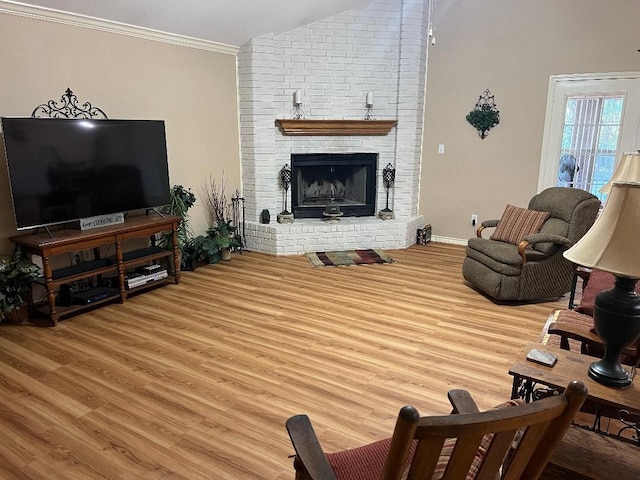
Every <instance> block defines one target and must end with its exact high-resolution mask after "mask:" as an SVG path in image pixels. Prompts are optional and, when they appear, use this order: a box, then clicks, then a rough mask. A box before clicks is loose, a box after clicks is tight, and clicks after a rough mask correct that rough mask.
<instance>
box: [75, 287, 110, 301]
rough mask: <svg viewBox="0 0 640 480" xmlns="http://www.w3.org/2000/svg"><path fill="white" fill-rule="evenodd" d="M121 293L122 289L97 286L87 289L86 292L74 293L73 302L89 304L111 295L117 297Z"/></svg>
mask: <svg viewBox="0 0 640 480" xmlns="http://www.w3.org/2000/svg"><path fill="white" fill-rule="evenodd" d="M118 295H120V290H118V289H117V288H110V287H97V288H92V289H91V290H87V291H85V292H79V293H74V294H73V303H75V304H76V305H89V304H90V303H95V302H99V301H100V300H104V299H106V298H110V297H117V296H118Z"/></svg>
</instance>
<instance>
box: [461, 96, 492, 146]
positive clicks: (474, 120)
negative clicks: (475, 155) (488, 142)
mask: <svg viewBox="0 0 640 480" xmlns="http://www.w3.org/2000/svg"><path fill="white" fill-rule="evenodd" d="M466 118H467V122H469V123H470V124H471V125H472V126H473V127H474V128H475V129H476V130H478V135H479V136H480V138H481V139H483V140H484V139H485V137H486V136H487V135H489V130H491V129H492V128H493V127H495V126H496V125H498V124H499V123H500V111H499V110H498V109H497V108H496V103H495V100H494V96H493V95H491V92H490V91H489V90H485V91H484V93H483V94H482V95H480V97H479V98H478V101H477V103H476V106H475V108H474V109H473V110H471V111H470V112H469V113H468V114H467V117H466Z"/></svg>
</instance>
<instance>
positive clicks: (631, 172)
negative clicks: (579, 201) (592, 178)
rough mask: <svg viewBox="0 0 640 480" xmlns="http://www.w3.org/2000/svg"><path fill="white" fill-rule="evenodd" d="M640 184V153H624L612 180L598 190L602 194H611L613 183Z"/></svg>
mask: <svg viewBox="0 0 640 480" xmlns="http://www.w3.org/2000/svg"><path fill="white" fill-rule="evenodd" d="M620 181H622V182H640V152H637V153H624V154H622V159H621V160H620V163H619V164H618V168H616V171H615V172H613V176H612V177H611V180H609V182H607V184H606V185H605V186H604V187H602V188H601V189H600V190H598V191H599V192H600V193H606V194H607V195H609V194H610V193H611V186H612V185H613V182H620Z"/></svg>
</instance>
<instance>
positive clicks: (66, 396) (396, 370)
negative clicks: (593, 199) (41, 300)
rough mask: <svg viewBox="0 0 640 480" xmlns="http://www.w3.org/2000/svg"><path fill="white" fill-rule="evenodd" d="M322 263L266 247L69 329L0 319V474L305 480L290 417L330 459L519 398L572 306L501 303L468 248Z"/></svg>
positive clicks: (434, 247)
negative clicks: (399, 432)
mask: <svg viewBox="0 0 640 480" xmlns="http://www.w3.org/2000/svg"><path fill="white" fill-rule="evenodd" d="M388 253H390V254H391V256H392V257H394V259H395V260H396V263H394V264H388V265H370V266H359V267H355V266H354V267H337V268H336V267H334V268H312V267H311V266H310V264H309V262H308V261H307V259H306V258H305V257H304V256H287V257H274V256H268V255H262V254H257V253H251V252H244V253H242V254H241V255H240V254H234V255H233V259H232V260H231V261H229V262H223V263H220V264H217V265H209V266H206V267H201V268H198V269H197V270H196V271H195V272H184V273H183V275H182V281H181V283H180V285H168V286H165V287H162V288H159V289H155V290H153V291H150V292H147V293H145V294H142V295H138V296H135V297H132V298H130V299H129V300H127V302H126V303H124V304H118V303H116V304H112V305H109V306H106V307H103V308H100V309H98V310H95V311H93V312H89V313H84V314H82V315H78V316H75V317H71V318H68V319H65V320H62V321H61V322H60V323H59V325H58V326H57V327H55V328H41V327H36V326H33V325H29V324H24V325H6V324H2V325H0V478H1V479H14V478H15V479H48V480H50V479H83V480H84V479H136V480H141V479H163V478H170V479H292V478H293V469H292V467H291V459H289V458H288V456H289V455H291V454H292V453H293V450H292V448H291V445H290V442H289V438H288V436H287V433H286V430H285V426H284V422H285V420H286V418H288V417H289V416H291V415H294V414H297V413H307V414H309V415H310V417H311V419H312V421H313V423H314V425H315V427H316V430H317V433H318V435H319V437H320V440H321V442H322V444H323V446H324V447H325V450H327V451H332V450H336V449H343V448H347V447H354V446H358V445H361V444H363V443H366V442H368V441H371V440H375V439H380V438H384V437H385V436H389V435H390V433H391V430H392V428H393V423H394V420H395V416H396V414H397V411H398V410H399V409H400V407H401V406H403V405H405V404H412V405H414V406H416V407H417V408H418V409H419V411H420V412H421V413H422V414H440V413H448V412H449V411H450V407H449V404H448V402H447V397H446V393H447V391H448V390H449V389H451V388H465V389H468V390H469V391H470V392H471V393H472V395H473V396H474V398H475V399H476V401H477V403H478V404H479V406H480V407H481V408H483V409H484V408H489V407H491V406H493V405H495V404H497V403H500V402H502V401H503V400H505V399H507V398H509V396H510V392H511V377H510V376H509V375H508V374H507V371H508V368H509V365H510V364H511V363H512V362H513V360H514V359H515V357H516V355H517V354H518V352H519V350H520V349H521V348H522V346H523V345H524V344H525V343H526V342H528V341H532V340H536V339H538V337H539V334H540V331H541V329H542V327H543V325H544V323H545V321H546V319H547V316H548V314H549V313H550V312H551V311H552V310H554V309H555V308H563V307H565V306H566V304H567V298H566V297H565V298H562V299H559V300H557V301H551V302H545V303H537V304H529V305H496V304H494V303H493V302H491V301H489V300H488V299H487V298H485V297H484V296H482V295H480V294H479V293H477V292H476V291H474V290H473V289H471V288H470V287H469V286H468V285H466V284H465V282H464V280H463V278H462V274H461V266H462V261H463V259H464V248H463V247H461V246H455V245H444V244H435V243H432V244H429V245H426V246H418V245H415V246H413V247H410V248H408V249H406V250H398V251H389V252H388Z"/></svg>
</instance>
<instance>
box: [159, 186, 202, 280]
mask: <svg viewBox="0 0 640 480" xmlns="http://www.w3.org/2000/svg"><path fill="white" fill-rule="evenodd" d="M170 193H171V203H170V204H169V205H167V206H166V207H164V208H163V209H162V213H165V214H168V215H176V216H178V217H182V220H181V221H180V223H178V231H177V237H178V249H179V250H180V268H181V269H183V270H191V268H190V266H191V265H192V255H193V251H192V249H191V241H192V237H193V234H192V232H191V226H190V225H189V216H188V213H187V212H188V210H189V209H190V208H191V207H192V206H193V205H194V204H195V203H196V196H195V195H194V194H193V192H191V189H189V188H185V187H183V186H182V185H174V186H173V187H172V188H171V192H170ZM160 246H161V247H162V248H164V249H167V250H171V249H172V248H173V244H172V238H171V235H170V234H163V235H162V236H161V237H160Z"/></svg>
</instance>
